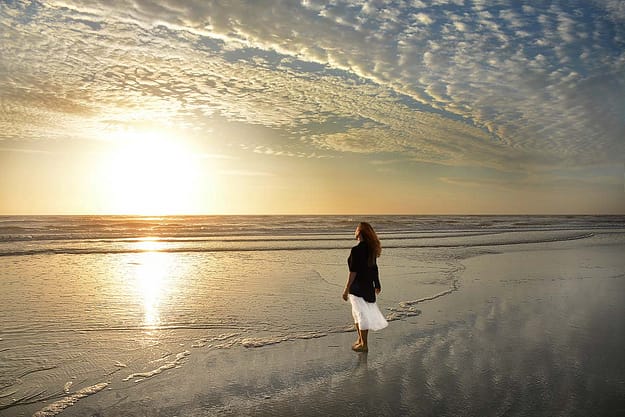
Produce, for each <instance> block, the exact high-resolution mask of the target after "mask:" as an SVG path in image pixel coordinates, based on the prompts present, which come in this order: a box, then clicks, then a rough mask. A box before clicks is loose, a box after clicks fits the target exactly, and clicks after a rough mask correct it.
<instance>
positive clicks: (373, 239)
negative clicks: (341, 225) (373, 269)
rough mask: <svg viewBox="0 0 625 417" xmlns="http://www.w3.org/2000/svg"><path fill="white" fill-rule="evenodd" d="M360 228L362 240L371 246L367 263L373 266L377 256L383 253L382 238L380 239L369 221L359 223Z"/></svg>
mask: <svg viewBox="0 0 625 417" xmlns="http://www.w3.org/2000/svg"><path fill="white" fill-rule="evenodd" d="M358 228H359V229H360V240H362V241H364V242H365V243H367V247H368V248H369V256H368V257H367V263H368V264H369V266H373V264H374V263H375V258H379V257H380V255H381V254H382V245H381V244H380V239H378V235H377V234H376V233H375V231H374V230H373V227H371V225H370V224H369V223H367V222H361V223H360V224H358Z"/></svg>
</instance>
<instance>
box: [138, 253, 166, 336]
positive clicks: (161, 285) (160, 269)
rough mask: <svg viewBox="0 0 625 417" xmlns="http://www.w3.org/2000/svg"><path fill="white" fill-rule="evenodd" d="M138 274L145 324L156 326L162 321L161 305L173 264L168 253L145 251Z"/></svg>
mask: <svg viewBox="0 0 625 417" xmlns="http://www.w3.org/2000/svg"><path fill="white" fill-rule="evenodd" d="M139 259H140V261H139V262H140V265H139V267H138V269H137V275H136V290H137V293H138V294H137V295H138V296H139V298H140V299H141V300H142V301H143V313H144V318H143V325H144V326H146V327H147V328H155V327H157V326H158V325H159V323H160V311H159V306H160V302H161V298H162V296H163V293H164V292H165V291H166V287H167V286H168V284H169V282H168V276H169V273H170V269H171V265H170V262H169V258H168V257H167V255H166V254H163V253H160V252H143V253H141V254H140V255H139Z"/></svg>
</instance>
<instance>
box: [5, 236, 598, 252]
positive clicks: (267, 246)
mask: <svg viewBox="0 0 625 417" xmlns="http://www.w3.org/2000/svg"><path fill="white" fill-rule="evenodd" d="M507 233H508V236H504V233H499V234H492V233H489V234H466V235H454V236H437V237H430V238H428V237H419V238H414V237H413V238H403V237H400V238H397V239H392V238H391V239H386V240H383V247H384V249H420V248H469V247H486V246H495V247H496V246H509V245H522V244H536V243H550V242H562V241H570V240H579V239H587V238H590V237H593V236H594V235H595V233H593V232H572V231H566V232H561V231H558V232H552V231H549V232H544V231H541V232H536V233H539V234H538V235H535V236H528V235H527V234H528V233H531V232H528V233H524V234H521V233H510V232H507ZM486 237H489V238H486ZM480 238H481V239H480ZM149 242H150V243H155V244H156V246H153V247H147V248H142V247H137V245H139V246H140V244H141V243H145V241H141V240H132V241H129V242H125V243H120V241H113V242H102V241H100V242H99V243H100V244H99V245H98V243H95V242H92V241H89V242H87V243H82V244H81V245H80V246H79V247H77V246H66V247H62V246H61V247H58V246H48V245H42V246H41V247H32V245H31V246H28V247H25V248H14V247H11V246H9V247H6V248H1V247H0V256H29V255H92V254H100V255H107V254H127V253H144V252H163V253H194V252H202V253H203V252H250V251H254V252H265V251H305V250H335V249H341V250H344V249H346V248H349V246H350V245H351V244H352V243H351V241H345V240H344V239H341V240H338V239H336V240H328V239H319V240H302V239H284V240H234V241H228V240H202V241H199V242H197V241H162V240H158V239H156V240H152V241H149ZM337 242H344V244H342V245H339V244H336V243H337ZM198 243H201V244H198Z"/></svg>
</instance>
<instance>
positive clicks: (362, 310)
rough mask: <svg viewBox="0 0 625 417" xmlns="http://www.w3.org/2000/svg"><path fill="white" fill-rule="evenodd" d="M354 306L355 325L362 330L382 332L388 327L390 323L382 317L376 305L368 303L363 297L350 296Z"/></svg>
mask: <svg viewBox="0 0 625 417" xmlns="http://www.w3.org/2000/svg"><path fill="white" fill-rule="evenodd" d="M349 301H350V303H351V304H352V316H353V317H354V323H356V324H357V325H358V328H359V329H360V330H374V331H375V330H382V329H383V328H385V327H386V326H388V322H387V321H386V319H385V318H384V316H383V315H382V312H381V311H380V309H379V308H378V305H377V304H376V303H368V302H366V301H365V300H364V298H362V297H357V296H355V295H353V294H349Z"/></svg>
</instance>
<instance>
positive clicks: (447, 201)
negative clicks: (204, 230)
mask: <svg viewBox="0 0 625 417" xmlns="http://www.w3.org/2000/svg"><path fill="white" fill-rule="evenodd" d="M624 155H625V2H623V1H621V0H583V1H581V0H580V1H576V0H566V1H564V0H562V1H549V0H545V1H525V2H523V1H504V0H492V1H486V0H453V1H438V0H430V1H425V0H423V1H419V0H412V1H366V0H347V1H340V0H337V1H313V0H305V1H280V0H276V1H248V2H241V1H214V2H213V1H203V0H190V1H182V0H162V1H154V2H153V1H147V0H134V1H122V0H110V1H101V2H97V1H84V0H76V1H60V0H49V1H43V2H37V1H32V2H31V1H8V0H0V214H146V215H147V214H149V215H151V214H625V158H624Z"/></svg>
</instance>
